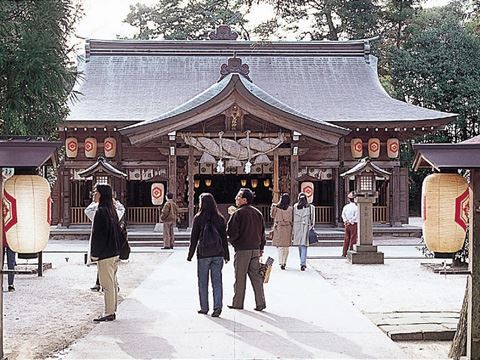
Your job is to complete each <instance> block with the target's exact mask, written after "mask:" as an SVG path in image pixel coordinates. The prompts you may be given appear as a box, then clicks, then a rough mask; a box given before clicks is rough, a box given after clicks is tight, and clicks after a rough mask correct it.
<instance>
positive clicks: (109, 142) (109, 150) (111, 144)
mask: <svg viewBox="0 0 480 360" xmlns="http://www.w3.org/2000/svg"><path fill="white" fill-rule="evenodd" d="M103 151H104V153H105V157H107V158H113V157H115V155H116V154H117V140H115V138H113V137H107V138H106V139H105V140H103Z"/></svg>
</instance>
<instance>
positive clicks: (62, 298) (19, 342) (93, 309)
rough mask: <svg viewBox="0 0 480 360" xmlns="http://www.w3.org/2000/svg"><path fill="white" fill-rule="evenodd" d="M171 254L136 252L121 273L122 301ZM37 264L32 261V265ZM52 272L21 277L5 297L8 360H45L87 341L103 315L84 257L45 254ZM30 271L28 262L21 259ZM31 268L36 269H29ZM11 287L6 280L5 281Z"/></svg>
mask: <svg viewBox="0 0 480 360" xmlns="http://www.w3.org/2000/svg"><path fill="white" fill-rule="evenodd" d="M168 256H169V255H168V254H167V253H153V254H141V253H133V254H132V256H131V259H130V260H129V261H128V262H122V263H121V264H120V266H119V270H118V279H119V285H120V301H122V300H123V298H124V297H126V296H127V295H128V294H129V293H130V292H131V291H132V290H133V289H135V287H137V286H138V284H139V283H140V282H142V281H143V279H144V278H145V277H146V276H147V275H148V274H150V272H151V270H152V269H153V268H154V267H155V266H156V265H157V264H159V263H160V262H162V261H164V260H165V259H166V258H167V257H168ZM30 262H32V261H30ZM44 262H45V263H46V262H51V263H52V266H53V268H52V269H49V270H46V271H45V272H44V276H43V277H38V276H36V275H17V276H16V277H15V287H16V291H15V292H11V293H8V292H4V294H3V298H4V320H3V321H4V351H5V354H6V355H7V356H8V358H9V359H45V358H46V357H48V356H51V355H53V354H54V353H57V352H59V351H61V350H62V349H64V348H66V347H67V346H69V345H70V344H71V343H73V342H74V341H75V340H76V339H78V338H79V337H82V336H84V335H85V334H86V333H88V332H89V331H90V330H91V329H92V328H93V327H94V326H95V324H94V322H93V321H92V320H93V318H95V317H97V316H99V315H101V313H102V311H103V295H102V293H97V292H92V291H91V290H90V287H91V286H93V285H94V283H95V277H96V271H97V269H96V266H90V267H87V266H85V265H84V263H83V254H79V253H77V254H71V253H70V254H58V253H57V254H48V253H46V254H44ZM17 263H19V266H17V269H18V268H25V267H26V266H22V265H21V264H22V263H23V264H25V263H26V260H22V259H20V260H17ZM30 267H31V266H30ZM4 288H6V277H5V280H4Z"/></svg>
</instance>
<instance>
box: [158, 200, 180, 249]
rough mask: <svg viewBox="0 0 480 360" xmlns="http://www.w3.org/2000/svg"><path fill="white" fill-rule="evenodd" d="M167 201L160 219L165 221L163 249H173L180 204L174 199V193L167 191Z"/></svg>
mask: <svg viewBox="0 0 480 360" xmlns="http://www.w3.org/2000/svg"><path fill="white" fill-rule="evenodd" d="M166 199H167V202H166V203H165V205H163V209H162V213H161V214H160V221H161V222H163V249H173V245H174V243H175V234H174V233H173V227H174V226H175V223H176V222H177V218H178V206H177V204H175V201H173V194H172V193H171V192H169V193H167V196H166Z"/></svg>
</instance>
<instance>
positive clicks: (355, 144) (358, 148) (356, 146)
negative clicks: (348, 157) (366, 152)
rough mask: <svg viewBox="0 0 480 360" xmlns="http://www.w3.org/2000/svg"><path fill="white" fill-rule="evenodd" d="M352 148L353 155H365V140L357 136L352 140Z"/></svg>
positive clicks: (355, 157)
mask: <svg viewBox="0 0 480 360" xmlns="http://www.w3.org/2000/svg"><path fill="white" fill-rule="evenodd" d="M350 149H351V151H352V157H353V158H354V159H359V158H361V157H362V156H363V142H362V139H360V138H355V139H352V141H350Z"/></svg>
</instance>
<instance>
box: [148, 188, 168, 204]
mask: <svg viewBox="0 0 480 360" xmlns="http://www.w3.org/2000/svg"><path fill="white" fill-rule="evenodd" d="M151 193H152V204H153V205H162V204H163V199H164V197H165V186H164V185H163V184H162V183H153V184H152V192H151Z"/></svg>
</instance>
